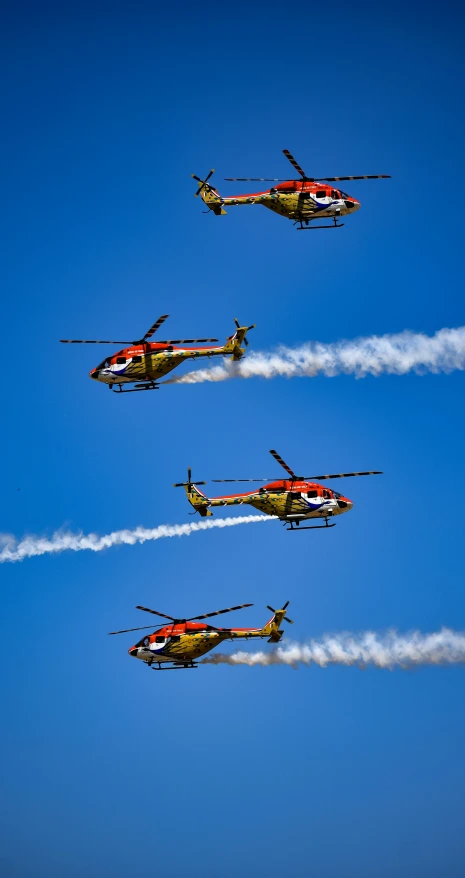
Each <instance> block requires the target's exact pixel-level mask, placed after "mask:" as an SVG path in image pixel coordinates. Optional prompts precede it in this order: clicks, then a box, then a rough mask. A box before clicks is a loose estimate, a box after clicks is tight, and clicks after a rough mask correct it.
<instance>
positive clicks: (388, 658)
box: [202, 628, 465, 669]
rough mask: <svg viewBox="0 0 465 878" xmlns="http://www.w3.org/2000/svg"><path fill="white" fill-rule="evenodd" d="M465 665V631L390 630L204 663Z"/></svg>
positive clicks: (215, 658) (220, 657)
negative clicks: (400, 632)
mask: <svg viewBox="0 0 465 878" xmlns="http://www.w3.org/2000/svg"><path fill="white" fill-rule="evenodd" d="M464 663H465V632H464V631H452V630H451V629H450V628H441V630H440V631H435V632H433V633H432V634H422V633H421V631H412V632H411V633H409V634H398V632H397V631H388V632H387V633H386V634H377V633H376V632H374V631H364V632H361V633H359V634H351V633H348V632H343V633H341V634H331V635H325V636H324V637H322V638H321V639H316V640H310V641H309V642H308V643H289V644H286V645H285V646H278V648H277V649H273V650H271V651H270V652H264V651H260V652H245V651H242V650H241V651H239V652H234V653H232V655H227V654H225V653H214V654H212V655H211V656H207V658H205V659H203V661H202V664H211V665H219V664H226V665H236V666H237V665H248V666H249V667H255V666H256V665H260V666H261V667H269V666H270V665H289V666H290V667H292V668H297V667H298V666H299V665H307V666H310V665H311V664H314V665H319V667H320V668H326V667H327V666H328V665H346V666H352V665H357V666H358V667H361V668H367V667H369V666H370V665H371V666H373V667H376V668H388V669H392V668H413V667H418V666H420V665H455V664H464Z"/></svg>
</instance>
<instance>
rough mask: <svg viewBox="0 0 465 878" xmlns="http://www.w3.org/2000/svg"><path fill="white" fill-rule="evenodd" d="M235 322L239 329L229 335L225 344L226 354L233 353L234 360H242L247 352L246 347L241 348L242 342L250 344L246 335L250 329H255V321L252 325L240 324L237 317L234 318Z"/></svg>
mask: <svg viewBox="0 0 465 878" xmlns="http://www.w3.org/2000/svg"><path fill="white" fill-rule="evenodd" d="M234 323H235V324H236V326H237V330H236V332H235V333H234V335H231V336H229V338H228V340H227V342H226V344H225V346H224V351H225V353H226V354H232V358H233V360H240V359H241V357H243V356H244V354H245V348H241V344H242V342H244V344H246V345H248V343H249V342H248V341H247V338H246V335H247V333H248V331H249V329H255V323H252V325H251V326H240V325H239V321H238V319H237V317H235V318H234Z"/></svg>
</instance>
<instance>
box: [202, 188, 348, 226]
mask: <svg viewBox="0 0 465 878" xmlns="http://www.w3.org/2000/svg"><path fill="white" fill-rule="evenodd" d="M213 193H214V194H213ZM202 198H203V200H204V201H205V203H206V204H207V205H209V206H210V205H214V204H215V203H218V198H220V202H221V206H222V207H228V206H230V207H233V206H235V205H239V204H261V205H263V207H267V208H268V210H272V211H273V212H274V213H278V214H280V215H281V216H285V217H287V218H288V219H290V220H294V221H298V222H300V221H304V222H305V221H310V220H313V219H320V218H321V219H327V218H330V219H337V218H338V217H342V216H347V215H348V214H351V213H355V211H357V210H359V208H360V206H361V205H360V202H359V201H357V199H356V198H353V197H352V196H350V195H347V194H346V193H345V192H341V191H340V190H338V189H334V188H333V187H332V186H328V185H325V184H322V183H310V182H305V181H299V180H289V181H287V182H285V183H279V184H277V185H276V186H274V187H273V188H272V189H268V190H267V191H265V192H254V193H251V194H249V195H234V196H231V197H224V196H220V195H219V193H218V192H217V191H216V190H213V189H211V188H210V187H208V188H207V187H205V190H204V191H202Z"/></svg>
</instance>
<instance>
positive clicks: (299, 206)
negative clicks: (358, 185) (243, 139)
mask: <svg viewBox="0 0 465 878" xmlns="http://www.w3.org/2000/svg"><path fill="white" fill-rule="evenodd" d="M283 153H284V155H285V156H286V158H287V159H289V161H290V163H291V165H292V166H293V167H294V168H295V170H296V171H297V173H298V174H299V175H300V179H298V180H284V179H283V178H280V177H225V180H228V181H229V182H260V183H261V182H265V183H277V184H278V185H276V186H273V187H272V188H271V189H267V190H266V192H254V193H253V194H250V195H233V196H231V197H227V198H224V197H223V196H221V195H220V194H219V192H218V191H217V190H216V189H214V188H213V186H211V185H210V184H209V183H208V180H209V179H210V177H211V175H212V174H213V173H214V169H213V168H212V170H211V171H210V173H209V174H207V176H206V177H205V180H201V179H200V177H197V176H196V175H195V174H192V176H193V178H194V180H197V182H198V183H199V184H200V185H199V187H198V189H197V192H196V193H195V196H196V197H197V196H198V195H201V196H202V200H203V201H204V202H205V204H206V205H207V208H208V210H211V211H213V213H214V214H216V216H221V215H222V214H225V213H226V211H225V210H224V208H225V207H228V206H230V207H232V206H234V205H236V204H262V205H263V207H267V208H268V209H269V210H272V211H274V213H277V214H279V215H280V216H285V217H287V219H290V220H293V221H294V225H297V224H298V223H299V224H300V225H299V228H298V231H300V230H307V231H311V230H312V229H334V228H336V229H340V228H341V227H342V226H343V225H344V223H341V222H338V220H339V219H340V218H341V217H343V216H348V215H349V214H351V213H355V211H356V210H358V209H359V208H360V202H359V201H357V199H356V198H353V197H352V196H351V195H347V193H346V192H343V191H342V190H341V189H335V188H334V186H333V185H330V184H333V183H337V182H338V181H340V180H382V179H390V174H363V175H360V176H351V177H320V178H318V179H317V178H315V177H307V175H306V174H305V172H304V171H303V170H302V168H301V167H300V165H299V164H298V163H297V162H296V160H295V158H294V156H293V155H292V154H291V153H290V152H289V150H288V149H283ZM322 219H324V220H326V219H330V220H332V222H333V224H332V225H328V224H326V225H320V226H310V225H309V223H311V222H313V221H314V220H322Z"/></svg>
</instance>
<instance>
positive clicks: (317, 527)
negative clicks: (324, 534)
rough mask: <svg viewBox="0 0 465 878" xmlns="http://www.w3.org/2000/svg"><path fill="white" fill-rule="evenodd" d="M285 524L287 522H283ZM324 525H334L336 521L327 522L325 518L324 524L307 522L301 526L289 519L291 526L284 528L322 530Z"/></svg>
mask: <svg viewBox="0 0 465 878" xmlns="http://www.w3.org/2000/svg"><path fill="white" fill-rule="evenodd" d="M285 524H287V522H285ZM326 527H336V522H333V524H328V519H327V518H325V523H324V524H307V525H305V527H301V526H300V524H297V522H294V521H291V526H290V527H288V528H286V530H321V529H323V530H324V529H325V528H326Z"/></svg>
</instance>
